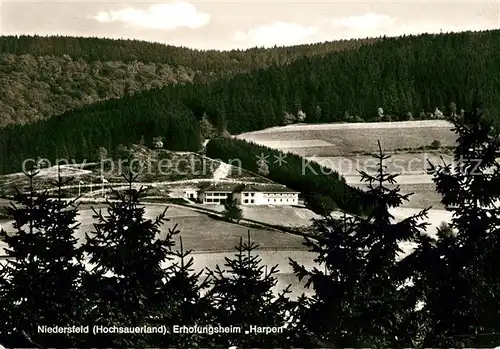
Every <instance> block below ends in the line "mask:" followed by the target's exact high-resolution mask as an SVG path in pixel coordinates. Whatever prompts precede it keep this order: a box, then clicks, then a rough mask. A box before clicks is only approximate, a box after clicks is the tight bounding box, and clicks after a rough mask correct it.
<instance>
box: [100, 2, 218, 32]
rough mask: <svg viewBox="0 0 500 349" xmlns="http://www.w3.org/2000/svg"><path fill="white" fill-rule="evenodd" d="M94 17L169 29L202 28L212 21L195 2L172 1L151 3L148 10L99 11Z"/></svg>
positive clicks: (138, 25)
mask: <svg viewBox="0 0 500 349" xmlns="http://www.w3.org/2000/svg"><path fill="white" fill-rule="evenodd" d="M93 19H95V20H96V21H99V22H102V23H109V22H121V23H124V24H126V25H127V26H131V27H139V28H148V29H167V30H169V29H175V28H179V27H188V28H192V29H195V28H200V27H202V26H204V25H206V24H208V22H210V15H209V14H206V13H201V12H198V10H197V9H196V7H195V6H194V5H193V4H190V3H185V2H171V3H167V4H154V5H151V6H150V7H149V8H148V9H147V10H140V9H135V8H131V7H129V8H126V9H123V10H119V11H109V12H99V13H98V14H97V15H96V16H94V17H93Z"/></svg>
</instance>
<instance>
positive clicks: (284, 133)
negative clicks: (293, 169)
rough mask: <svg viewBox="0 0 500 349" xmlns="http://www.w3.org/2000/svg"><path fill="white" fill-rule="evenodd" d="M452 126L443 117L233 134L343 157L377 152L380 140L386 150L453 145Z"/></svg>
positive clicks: (295, 149)
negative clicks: (358, 153)
mask: <svg viewBox="0 0 500 349" xmlns="http://www.w3.org/2000/svg"><path fill="white" fill-rule="evenodd" d="M451 128H452V125H451V124H450V123H448V122H447V121H444V120H425V121H400V122H377V123H352V124H350V123H349V124H312V125H308V124H302V125H290V126H284V127H273V128H269V129H265V130H261V131H256V132H249V133H244V134H241V135H238V136H236V137H237V138H240V139H245V140H247V141H252V142H255V143H258V144H261V145H265V146H269V147H271V148H275V149H280V150H283V151H285V152H292V153H295V154H298V155H301V156H306V157H310V156H342V155H347V154H351V153H353V152H355V151H367V152H372V151H376V150H377V149H378V148H377V147H378V145H377V141H378V140H380V142H381V145H382V148H383V149H385V150H396V149H406V148H412V149H417V148H419V147H422V146H429V145H430V144H431V143H432V142H433V141H434V140H439V141H440V142H441V146H443V147H448V146H453V145H455V141H456V135H455V133H453V132H452V131H451Z"/></svg>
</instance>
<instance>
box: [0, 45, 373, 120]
mask: <svg viewBox="0 0 500 349" xmlns="http://www.w3.org/2000/svg"><path fill="white" fill-rule="evenodd" d="M378 40H379V39H366V40H349V41H347V40H346V41H335V42H329V43H323V44H315V45H301V46H293V47H280V48H271V49H252V50H246V51H229V52H219V51H198V50H191V49H188V48H183V47H174V46H168V45H162V44H154V43H148V42H143V41H137V40H111V39H98V38H75V37H39V36H34V37H31V36H20V37H13V36H3V37H2V36H0V86H3V88H2V89H1V92H0V127H3V126H6V125H10V124H23V123H29V122H33V121H36V120H40V119H47V118H49V117H51V116H53V115H59V114H61V113H63V112H65V111H67V110H71V109H75V108H79V107H81V106H84V105H87V104H91V103H95V102H98V101H102V100H106V99H110V98H120V97H123V96H124V95H132V94H134V93H136V92H139V91H146V90H150V89H155V88H161V87H164V86H168V85H171V84H176V83H185V82H192V81H195V82H198V83H200V82H206V81H211V80H213V79H216V78H217V77H219V76H227V75H232V74H235V73H241V72H246V71H249V70H251V69H255V68H262V67H267V66H269V65H271V64H286V63H289V62H291V61H293V60H295V59H296V58H298V57H302V56H308V55H323V54H326V53H329V52H334V51H342V50H349V49H355V48H358V47H360V46H361V45H364V44H367V43H373V42H376V41H378Z"/></svg>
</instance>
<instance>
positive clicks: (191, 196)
mask: <svg viewBox="0 0 500 349" xmlns="http://www.w3.org/2000/svg"><path fill="white" fill-rule="evenodd" d="M183 194H184V195H183V197H184V199H188V200H197V199H198V190H197V189H193V188H188V189H184V192H183Z"/></svg>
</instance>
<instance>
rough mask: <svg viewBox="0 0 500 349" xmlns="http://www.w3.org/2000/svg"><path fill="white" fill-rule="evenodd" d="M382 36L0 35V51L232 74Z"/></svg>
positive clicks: (352, 47)
mask: <svg viewBox="0 0 500 349" xmlns="http://www.w3.org/2000/svg"><path fill="white" fill-rule="evenodd" d="M381 40H382V38H365V39H351V40H337V41H332V42H323V43H316V44H305V45H296V46H289V47H286V46H280V47H277V46H276V47H273V48H263V47H260V48H259V47H254V48H251V49H247V50H231V51H219V50H196V49H191V48H187V47H177V46H172V45H165V44H161V43H152V42H146V41H140V40H123V39H120V40H115V39H106V38H97V37H70V36H39V35H34V36H30V35H20V36H0V54H6V53H11V54H15V55H24V54H31V55H34V56H56V57H62V56H64V55H67V56H69V57H71V58H72V59H74V60H78V59H82V60H84V61H87V62H97V61H122V62H125V63H130V62H134V61H141V62H144V63H165V64H169V65H172V66H174V67H181V66H182V67H185V68H189V69H194V70H199V71H201V72H211V73H215V74H221V75H222V74H226V72H231V73H236V72H244V71H248V70H251V69H256V68H262V67H266V66H269V65H273V64H286V63H290V62H291V61H293V60H295V59H297V58H299V57H302V56H309V55H324V54H327V53H331V52H340V51H345V50H352V49H357V48H358V47H361V46H362V45H366V44H373V43H376V42H378V41H381Z"/></svg>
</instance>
